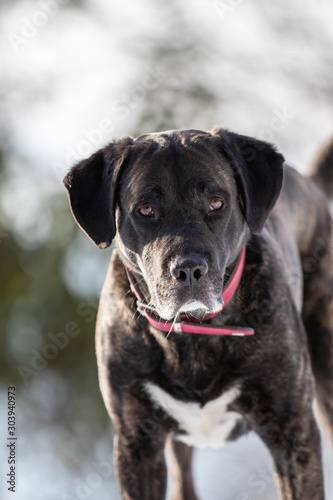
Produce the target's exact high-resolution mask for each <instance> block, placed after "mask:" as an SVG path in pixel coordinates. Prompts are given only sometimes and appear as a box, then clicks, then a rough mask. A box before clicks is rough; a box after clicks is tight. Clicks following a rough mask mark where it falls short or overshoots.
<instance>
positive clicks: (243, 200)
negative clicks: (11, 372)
mask: <svg viewBox="0 0 333 500" xmlns="http://www.w3.org/2000/svg"><path fill="white" fill-rule="evenodd" d="M330 154H331V156H332V151H331V150H329V151H326V152H325V153H323V156H322V157H321V158H320V160H318V162H317V164H316V166H315V167H314V168H313V171H312V175H313V178H314V179H316V182H317V183H318V184H322V185H323V186H325V189H326V192H327V194H330V195H332V194H333V188H332V190H331V189H330V188H328V186H329V185H332V180H333V165H332V161H329V160H328V158H329V155H330ZM282 163H283V158H282V156H281V155H279V154H278V153H277V152H276V151H275V150H274V149H273V148H272V147H271V146H269V145H267V144H265V143H263V142H260V141H256V140H255V139H250V138H247V137H243V136H239V135H237V134H232V133H230V132H228V131H224V130H221V129H218V128H213V129H212V130H211V131H210V133H206V132H201V131H186V130H185V131H171V132H168V133H163V134H147V135H146V136H142V137H140V138H138V139H136V140H133V139H131V138H129V137H126V138H124V139H122V140H119V141H116V142H114V143H112V144H110V145H109V146H107V147H106V148H105V149H104V150H101V151H99V152H97V153H96V154H95V155H93V156H92V157H91V158H90V159H88V160H85V161H83V162H81V163H80V164H79V165H78V166H75V167H74V168H73V169H72V170H71V172H70V173H69V174H68V176H67V177H66V178H65V185H66V187H67V189H68V191H69V196H70V200H71V206H72V210H73V214H74V216H75V218H76V220H77V221H78V223H79V224H80V225H81V227H82V228H83V229H84V230H85V232H87V234H88V235H89V236H90V237H91V238H92V239H93V240H94V242H95V243H96V244H98V245H99V246H100V247H105V246H108V245H109V244H110V243H111V241H112V239H113V238H114V237H115V242H116V245H115V250H114V252H113V256H112V259H111V264H110V268H109V271H108V274H107V278H106V281H105V285H104V289H103V292H102V295H101V301H100V308H99V313H98V321H97V329H96V340H97V358H98V366H99V377H100V386H101V390H102V394H103V397H104V401H105V404H106V407H107V409H108V412H109V414H110V416H111V418H112V421H113V425H114V427H115V431H116V438H115V463H116V468H117V474H118V480H119V487H120V491H121V495H122V498H123V499H126V500H130V499H131V500H134V499H135V500H160V499H162V498H164V496H165V490H166V475H167V470H166V465H165V459H164V446H165V443H166V441H168V446H169V449H170V450H171V451H172V456H173V461H174V465H173V467H172V476H173V478H174V482H173V490H172V494H171V498H172V500H195V499H196V498H197V497H196V495H195V492H194V489H193V483H192V473H191V455H192V449H191V448H190V447H188V446H187V445H185V444H182V443H181V442H179V441H177V440H175V439H174V437H175V435H176V434H177V432H179V429H178V424H177V422H176V421H175V420H173V419H172V418H171V417H170V416H169V415H168V414H166V413H164V412H163V411H162V410H161V409H159V408H156V406H155V405H154V404H153V403H152V402H151V400H150V398H149V397H148V394H147V393H146V391H145V389H144V383H145V382H146V381H151V382H153V383H155V384H157V385H159V386H160V387H161V388H162V389H164V390H165V391H167V392H168V393H169V394H171V395H172V396H173V397H175V398H177V399H179V400H182V401H185V402H187V401H188V402H198V403H200V405H202V406H204V405H205V404H206V403H207V402H208V401H210V400H212V399H214V398H217V397H218V396H219V395H220V394H221V393H223V392H224V391H225V390H227V389H229V388H230V387H232V386H233V385H234V384H235V383H240V384H241V394H240V396H239V397H238V398H237V399H236V400H235V401H234V402H233V403H232V404H231V405H230V407H229V409H230V410H233V411H237V412H239V413H240V414H241V415H242V416H243V420H242V421H241V422H239V423H238V424H237V426H236V427H235V428H234V430H233V431H232V433H231V435H230V436H229V439H230V440H231V439H235V438H237V437H238V436H240V435H242V434H244V433H246V432H248V431H249V430H254V431H255V432H256V433H257V434H258V435H259V436H260V437H261V439H262V440H263V441H264V443H265V444H266V445H267V447H268V448H269V450H270V452H271V454H272V457H273V459H274V464H275V469H276V476H277V486H278V490H279V493H280V498H281V499H283V500H314V499H316V500H323V499H324V488H323V474H322V463H321V445H320V437H319V431H318V428H317V424H316V421H315V418H314V414H313V400H314V397H315V394H316V395H317V399H318V402H319V405H320V410H321V413H322V416H323V419H324V421H325V423H326V425H327V429H328V432H329V434H330V436H331V439H332V437H333V299H332V288H333V240H332V218H331V216H330V213H329V206H328V201H327V198H326V196H325V194H324V193H323V191H322V190H321V189H320V188H319V187H318V186H317V185H316V184H315V183H314V182H312V180H311V179H309V178H304V177H302V176H301V175H300V174H298V173H297V172H296V171H295V170H293V169H291V168H290V167H288V166H287V165H285V166H284V183H283V187H282V190H281V192H280V189H281V180H282ZM328 163H330V165H329V166H328ZM323 166H324V167H323ZM206 180H207V182H215V183H216V184H219V186H220V187H221V186H222V187H223V189H224V190H225V192H226V198H227V200H228V202H227V204H228V207H229V208H227V209H226V210H227V211H226V212H225V215H223V216H222V215H221V216H219V217H220V219H216V222H214V223H212V222H211V219H209V220H208V219H207V217H204V216H202V214H201V212H200V210H201V209H200V210H199V209H198V207H199V206H201V205H200V203H201V201H202V200H203V199H204V194H203V193H204V192H205V182H206ZM193 182H194V184H193ZM149 186H150V187H151V186H153V189H155V191H156V193H155V195H156V196H155V199H154V202H153V203H155V204H156V206H158V207H160V216H159V217H160V219H159V221H160V222H159V223H158V224H157V225H156V224H155V225H153V226H152V221H147V220H145V221H141V220H139V219H136V218H135V217H136V216H135V215H134V212H133V210H132V209H133V207H132V206H131V204H132V203H133V198H134V199H136V198H138V199H139V198H140V196H141V195H142V192H144V189H145V187H146V188H148V187H149ZM193 186H194V187H193ZM150 194H151V188H150ZM148 201H149V202H150V200H148ZM142 202H147V200H146V199H145V198H144V197H143V198H142ZM195 204H197V205H195ZM274 204H275V206H274ZM273 206H274V208H273ZM272 208H273V209H272ZM228 210H229V212H228ZM199 212H200V215H198V213H199ZM136 221H137V222H136ZM145 224H146V225H145ZM212 224H215V225H214V226H213V225H212ZM262 227H263V228H262ZM243 244H246V247H247V255H246V264H245V268H244V273H243V276H242V280H241V283H240V285H239V287H238V290H237V293H236V295H235V296H234V298H233V300H232V301H231V302H230V303H229V304H228V306H227V307H226V309H225V310H224V311H223V312H222V314H220V315H218V316H216V317H215V318H214V319H212V320H210V322H211V323H213V324H217V325H224V324H231V325H234V326H250V327H253V328H254V329H255V335H254V336H253V337H247V338H234V337H216V336H200V335H194V334H183V335H178V334H175V333H171V334H170V335H168V336H166V334H165V333H162V332H160V331H158V330H156V329H154V328H153V327H151V326H150V325H149V324H148V322H147V321H146V319H144V318H142V317H141V316H139V314H138V313H136V303H135V297H134V295H133V293H132V292H131V291H130V289H129V282H128V279H127V276H126V272H125V268H124V264H125V265H126V266H127V267H128V268H129V269H130V270H131V271H132V273H133V274H134V276H135V278H136V279H137V281H138V282H139V286H140V289H141V291H142V292H143V293H144V295H145V296H146V299H147V300H148V301H149V300H152V299H153V300H154V303H155V305H158V307H159V308H160V311H163V312H165V313H166V314H170V316H172V315H173V314H174V312H175V310H176V309H177V307H178V306H179V303H180V302H181V300H182V298H183V296H184V294H187V293H189V292H188V291H187V290H180V289H178V288H177V284H175V283H174V282H173V281H172V278H171V277H170V272H169V266H170V262H172V261H173V259H175V256H179V255H182V256H183V255H185V256H186V255H187V254H188V253H189V252H193V251H195V252H196V253H197V254H200V255H204V256H205V258H206V259H207V261H208V263H209V269H210V270H209V273H210V274H209V276H208V278H207V279H209V280H210V281H209V284H210V288H209V287H208V284H207V283H206V285H202V288H201V289H200V291H201V294H203V295H204V294H208V293H211V290H214V293H216V296H217V295H218V293H219V292H218V290H219V289H221V288H222V285H223V281H224V282H225V281H226V279H227V277H228V274H230V273H231V272H232V269H233V266H234V263H235V260H236V258H237V256H238V254H239V252H240V249H241V247H242V245H243ZM143 274H144V278H143ZM221 276H224V278H221ZM221 279H222V282H221ZM205 286H206V288H205ZM208 288H209V290H210V291H209V290H208ZM212 293H213V292H212ZM157 303H158V304H157ZM332 445H333V439H332ZM221 498H226V497H225V496H223V491H222V486H221Z"/></svg>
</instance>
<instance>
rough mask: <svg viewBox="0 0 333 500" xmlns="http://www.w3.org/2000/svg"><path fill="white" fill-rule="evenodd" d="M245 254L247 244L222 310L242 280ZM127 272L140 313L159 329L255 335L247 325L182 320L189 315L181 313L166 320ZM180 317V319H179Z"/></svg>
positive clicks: (230, 282)
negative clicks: (146, 299)
mask: <svg viewBox="0 0 333 500" xmlns="http://www.w3.org/2000/svg"><path fill="white" fill-rule="evenodd" d="M245 254H246V248H245V246H244V247H243V249H242V252H241V254H240V256H239V258H238V261H237V264H236V267H235V269H234V272H233V274H232V276H231V278H230V279H229V281H228V283H227V286H226V288H225V290H224V291H223V307H222V309H221V311H222V310H223V309H224V308H225V306H226V305H227V304H228V303H229V302H230V300H231V299H232V297H233V296H234V293H235V291H236V289H237V287H238V284H239V282H240V280H241V277H242V274H243V269H244V264H245ZM125 269H126V273H127V277H128V280H129V282H130V285H131V290H132V292H133V293H134V294H135V296H136V298H137V299H138V300H137V307H138V311H139V313H140V314H141V315H142V316H144V317H145V318H147V320H148V321H149V323H150V324H151V325H152V326H153V327H155V328H157V329H158V330H161V331H162V332H168V333H171V332H175V333H182V332H184V333H185V332H186V333H197V334H203V335H233V336H239V337H243V336H245V335H246V336H247V335H254V330H253V328H246V327H235V326H223V327H216V326H211V325H207V324H205V325H204V324H202V322H200V323H198V320H194V319H193V321H182V320H183V319H184V318H187V317H188V316H181V317H180V318H179V315H178V316H177V317H176V318H175V319H174V321H172V322H169V321H164V320H162V318H160V317H159V316H157V315H156V313H155V312H154V308H152V307H150V306H149V305H148V304H146V303H145V302H144V298H143V296H142V294H141V292H140V290H139V287H138V285H137V283H136V282H135V280H134V278H133V276H132V275H131V273H130V272H129V270H128V269H127V268H125ZM221 311H218V312H216V313H213V314H210V315H208V316H206V317H205V320H207V319H210V318H213V317H214V316H216V315H217V314H219V313H220V312H221ZM178 318H179V319H178Z"/></svg>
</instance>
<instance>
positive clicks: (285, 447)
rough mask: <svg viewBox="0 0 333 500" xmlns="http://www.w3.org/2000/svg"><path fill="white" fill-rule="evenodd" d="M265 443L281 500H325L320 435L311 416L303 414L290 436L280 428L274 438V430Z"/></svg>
mask: <svg viewBox="0 0 333 500" xmlns="http://www.w3.org/2000/svg"><path fill="white" fill-rule="evenodd" d="M302 420H303V422H302ZM304 421H305V422H304ZM276 430H277V429H275V431H276ZM272 438H273V439H272ZM273 442H274V443H273ZM266 444H267V445H268V446H269V447H270V451H271V453H272V456H273V459H274V465H275V471H276V483H277V487H278V490H279V494H280V499H281V500H324V498H325V497H324V481H323V472H322V460H321V444H320V434H319V430H318V427H317V424H316V422H315V419H314V416H313V415H312V414H311V415H306V414H305V415H303V416H302V419H300V421H299V426H298V427H297V426H295V427H294V428H293V430H292V432H291V433H285V432H284V431H283V429H280V432H278V433H276V434H275V436H274V435H273V433H272V430H271V431H270V438H269V441H268V440H266Z"/></svg>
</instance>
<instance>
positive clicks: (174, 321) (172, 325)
mask: <svg viewBox="0 0 333 500" xmlns="http://www.w3.org/2000/svg"><path fill="white" fill-rule="evenodd" d="M177 318H178V314H176V316H175V317H174V318H173V321H172V324H171V327H170V330H169V331H168V334H167V336H166V337H165V338H166V339H167V338H168V337H169V335H170V333H171V331H172V329H173V327H174V326H175V323H176V320H177Z"/></svg>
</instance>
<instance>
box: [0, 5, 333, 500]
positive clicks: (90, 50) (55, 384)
mask: <svg viewBox="0 0 333 500" xmlns="http://www.w3.org/2000/svg"><path fill="white" fill-rule="evenodd" d="M332 18H333V4H332V3H331V2H330V0H316V1H314V0H305V1H304V0H303V1H301V0H292V1H287V0H281V1H280V2H265V1H264V0H247V1H246V2H245V1H244V0H224V1H222V0H221V1H219V0H217V1H215V0H208V1H207V0H191V1H190V0H182V1H180V0H178V1H176V0H169V1H168V2H165V1H162V0H155V1H153V0H141V1H140V2H134V1H129V0H122V2H114V1H113V2H112V1H111V2H110V1H107V0H94V1H93V0H39V1H29V0H22V1H21V0H16V1H14V2H13V1H9V0H7V1H6V0H1V4H0V29H1V61H0V74H1V82H0V109H1V113H0V138H1V142H0V301H1V304H0V328H1V330H0V334H1V350H0V377H1V384H0V403H1V406H0V432H1V433H2V434H1V443H0V473H1V485H0V488H1V489H0V496H1V498H4V499H7V498H13V497H14V498H16V499H17V500H21V499H22V500H23V499H24V500H30V499H31V500H32V499H33V500H39V499H43V500H55V499H57V500H58V499H60V500H81V499H92V500H94V499H99V500H106V499H112V500H118V499H119V495H118V493H117V489H116V485H115V477H114V470H113V464H112V428H111V424H110V422H109V419H108V416H107V413H106V411H105V409H104V405H103V402H102V398H101V395H100V392H99V387H98V380H97V368H96V360H95V350H94V323H95V316H96V310H97V305H98V297H99V293H100V290H101V287H102V284H103V280H104V276H105V273H106V269H107V266H108V261H109V259H110V255H111V251H112V250H110V249H107V250H99V249H98V248H97V247H95V246H94V245H93V243H91V241H90V240H88V238H87V237H86V236H85V235H84V234H83V233H82V232H81V231H80V230H79V229H78V228H77V226H76V225H75V223H74V220H73V218H72V215H71V213H70V210H69V207H68V201H67V196H66V193H65V190H64V188H63V185H62V178H63V176H64V175H65V173H66V171H67V170H68V168H69V167H70V166H71V165H73V164H74V163H75V162H76V161H77V160H79V159H80V158H84V157H87V156H89V155H90V153H92V152H93V151H95V150H96V149H97V148H99V147H100V146H103V145H105V144H106V143H108V142H109V141H110V140H112V139H113V138H115V137H119V136H121V135H123V134H130V135H133V136H137V135H139V134H143V133H145V132H151V131H158V130H166V129H173V128H198V129H203V130H207V129H208V128H209V127H210V126H211V125H213V124H219V125H221V126H224V127H227V128H230V129H232V130H235V131H237V132H240V133H243V134H247V135H252V136H255V137H258V138H260V139H264V140H267V141H269V142H273V143H275V144H277V146H278V147H279V149H280V150H281V151H282V152H283V154H284V155H285V157H286V158H287V159H288V160H289V161H290V163H292V164H293V165H294V166H296V167H297V168H298V169H299V170H301V171H303V172H305V171H306V169H307V168H308V166H309V164H310V163H311V160H312V158H313V156H314V155H315V153H316V152H317V151H318V149H319V148H320V147H321V146H322V144H323V143H324V142H325V141H326V140H327V139H328V138H329V137H330V136H331V135H332V133H333V78H332V77H333V29H332ZM83 269H84V272H83ZM8 386H16V393H17V397H16V402H17V436H18V441H17V458H18V468H17V485H16V486H17V492H16V494H15V496H14V494H13V493H11V492H8V491H7V486H8V485H7V484H6V474H7V472H8V465H7V456H8V449H7V448H6V438H7V387H8ZM325 467H326V472H327V476H329V472H328V462H327V460H326V462H325ZM195 476H196V482H197V490H198V492H199V495H200V498H202V499H205V500H206V499H209V500H215V499H220V498H221V497H222V496H223V495H222V491H223V492H224V496H223V498H226V499H232V500H253V499H259V500H273V499H277V495H276V492H275V487H274V484H273V479H272V465H271V461H270V458H269V456H268V453H267V450H265V448H264V446H263V445H262V444H261V443H260V442H259V440H258V439H257V438H255V437H254V436H248V437H245V438H243V439H241V440H240V441H239V442H237V443H236V444H232V445H230V446H228V447H226V448H225V449H223V450H221V451H212V450H201V451H198V452H197V453H196V455H195ZM329 488H330V486H329V478H328V477H327V490H328V489H329Z"/></svg>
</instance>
